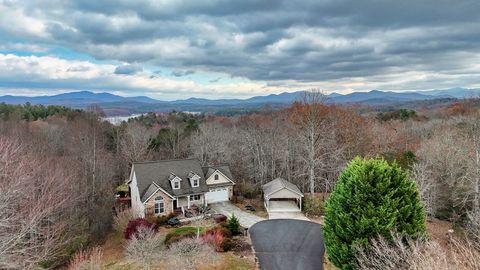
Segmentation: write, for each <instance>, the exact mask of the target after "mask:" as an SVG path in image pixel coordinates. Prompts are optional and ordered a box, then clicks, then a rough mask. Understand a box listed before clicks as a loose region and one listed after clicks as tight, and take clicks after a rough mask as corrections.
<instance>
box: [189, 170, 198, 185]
mask: <svg viewBox="0 0 480 270" xmlns="http://www.w3.org/2000/svg"><path fill="white" fill-rule="evenodd" d="M188 180H190V185H192V187H198V186H199V184H200V176H198V174H196V173H194V172H190V173H189V174H188Z"/></svg>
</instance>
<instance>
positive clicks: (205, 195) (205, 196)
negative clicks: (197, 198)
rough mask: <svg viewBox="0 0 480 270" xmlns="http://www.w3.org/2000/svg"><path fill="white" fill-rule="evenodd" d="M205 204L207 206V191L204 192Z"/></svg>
mask: <svg viewBox="0 0 480 270" xmlns="http://www.w3.org/2000/svg"><path fill="white" fill-rule="evenodd" d="M203 205H204V206H207V194H206V193H204V194H203Z"/></svg>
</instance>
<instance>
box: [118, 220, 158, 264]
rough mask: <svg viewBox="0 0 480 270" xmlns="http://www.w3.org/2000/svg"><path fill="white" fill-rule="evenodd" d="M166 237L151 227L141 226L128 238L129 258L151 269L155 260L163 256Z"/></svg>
mask: <svg viewBox="0 0 480 270" xmlns="http://www.w3.org/2000/svg"><path fill="white" fill-rule="evenodd" d="M164 240H165V237H164V236H163V235H161V234H160V233H158V232H155V231H154V230H153V229H151V228H147V227H144V226H141V227H139V228H138V229H137V232H136V233H135V234H133V235H132V237H131V239H130V240H128V242H127V246H126V248H125V256H126V257H127V259H129V260H132V261H135V262H138V263H140V264H141V265H142V267H143V269H144V270H149V269H150V268H151V266H152V264H153V262H155V261H157V260H159V258H161V256H160V255H161V254H162V251H163V248H164V245H163V242H164Z"/></svg>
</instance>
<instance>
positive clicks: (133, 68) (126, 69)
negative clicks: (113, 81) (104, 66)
mask: <svg viewBox="0 0 480 270" xmlns="http://www.w3.org/2000/svg"><path fill="white" fill-rule="evenodd" d="M142 70H143V68H142V67H141V66H139V65H135V64H132V65H121V66H118V67H116V68H115V71H114V72H113V73H115V74H123V75H132V74H135V73H138V72H141V71H142Z"/></svg>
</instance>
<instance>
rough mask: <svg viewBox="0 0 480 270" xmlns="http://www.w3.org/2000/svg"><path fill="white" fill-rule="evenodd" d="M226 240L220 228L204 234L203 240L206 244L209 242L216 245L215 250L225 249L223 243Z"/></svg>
mask: <svg viewBox="0 0 480 270" xmlns="http://www.w3.org/2000/svg"><path fill="white" fill-rule="evenodd" d="M224 240H225V236H224V235H223V233H222V231H220V230H210V231H206V232H205V233H203V234H202V241H203V243H205V244H209V245H212V246H214V247H215V251H217V252H221V251H223V247H222V243H223V241H224Z"/></svg>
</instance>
